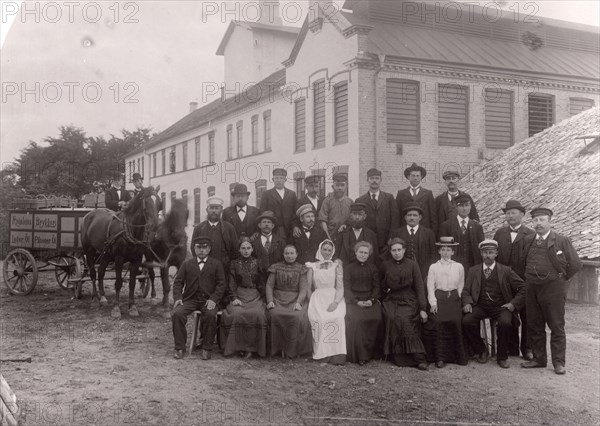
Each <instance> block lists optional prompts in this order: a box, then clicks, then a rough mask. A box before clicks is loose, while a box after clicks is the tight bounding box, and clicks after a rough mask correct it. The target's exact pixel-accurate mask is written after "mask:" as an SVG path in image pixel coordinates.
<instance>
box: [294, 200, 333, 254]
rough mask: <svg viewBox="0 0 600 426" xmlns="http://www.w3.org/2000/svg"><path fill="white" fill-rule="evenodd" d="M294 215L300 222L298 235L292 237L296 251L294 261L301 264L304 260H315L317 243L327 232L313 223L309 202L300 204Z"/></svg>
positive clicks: (323, 238) (314, 220) (322, 239)
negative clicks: (296, 256)
mask: <svg viewBox="0 0 600 426" xmlns="http://www.w3.org/2000/svg"><path fill="white" fill-rule="evenodd" d="M296 216H298V219H299V220H300V223H301V224H302V225H301V229H300V236H299V237H294V245H295V246H296V249H297V251H298V258H297V259H296V262H298V263H299V264H301V265H304V264H305V263H306V262H315V261H316V260H317V250H318V249H319V244H321V242H323V241H324V240H325V239H327V234H326V233H325V231H324V230H323V229H322V228H320V227H319V226H316V225H315V223H316V219H315V213H314V212H313V208H312V206H311V205H310V204H304V205H303V206H300V207H299V208H298V210H297V211H296Z"/></svg>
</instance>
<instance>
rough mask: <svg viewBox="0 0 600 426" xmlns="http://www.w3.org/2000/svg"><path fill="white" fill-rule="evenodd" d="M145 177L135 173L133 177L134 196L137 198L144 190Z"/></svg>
mask: <svg viewBox="0 0 600 426" xmlns="http://www.w3.org/2000/svg"><path fill="white" fill-rule="evenodd" d="M143 182H144V176H142V175H141V174H139V173H137V172H136V173H134V174H133V176H131V183H133V196H134V197H135V196H136V195H138V194H139V193H140V192H142V189H144V183H143Z"/></svg>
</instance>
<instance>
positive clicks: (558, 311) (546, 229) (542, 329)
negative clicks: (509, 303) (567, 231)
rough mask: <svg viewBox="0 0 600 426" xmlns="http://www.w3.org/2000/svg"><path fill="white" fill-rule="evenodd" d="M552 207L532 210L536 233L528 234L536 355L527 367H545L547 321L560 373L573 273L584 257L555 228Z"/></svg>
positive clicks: (529, 327)
mask: <svg viewBox="0 0 600 426" xmlns="http://www.w3.org/2000/svg"><path fill="white" fill-rule="evenodd" d="M552 215H553V213H552V210H550V209H548V208H545V207H537V208H535V209H533V210H532V211H531V217H532V219H533V228H534V229H535V232H536V233H535V235H528V236H527V237H525V242H524V246H525V250H524V252H523V259H524V262H525V281H526V282H527V335H528V339H529V344H530V345H531V349H532V350H533V359H532V360H531V361H526V362H524V363H522V364H521V367H524V368H543V367H546V364H547V362H548V359H547V354H546V324H547V325H548V328H550V332H551V334H550V349H551V352H552V364H553V365H554V372H555V373H556V374H565V373H566V372H567V371H566V370H565V352H566V350H567V336H566V334H565V300H566V299H567V292H568V290H569V284H568V283H567V281H568V280H570V279H571V278H572V277H573V275H575V274H576V273H577V272H578V271H579V270H580V269H581V261H580V260H579V256H578V255H577V252H576V251H575V249H574V248H573V245H572V244H571V240H569V238H568V237H565V236H563V235H560V234H558V233H556V232H554V231H553V230H552Z"/></svg>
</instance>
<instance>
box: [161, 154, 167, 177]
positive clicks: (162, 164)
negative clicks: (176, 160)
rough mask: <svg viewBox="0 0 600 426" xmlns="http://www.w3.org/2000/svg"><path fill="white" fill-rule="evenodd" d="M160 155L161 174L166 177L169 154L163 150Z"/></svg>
mask: <svg viewBox="0 0 600 426" xmlns="http://www.w3.org/2000/svg"><path fill="white" fill-rule="evenodd" d="M160 155H161V174H163V175H164V174H165V173H166V172H167V170H166V169H165V162H166V155H167V153H166V152H165V150H164V149H163V150H162V151H161V152H160Z"/></svg>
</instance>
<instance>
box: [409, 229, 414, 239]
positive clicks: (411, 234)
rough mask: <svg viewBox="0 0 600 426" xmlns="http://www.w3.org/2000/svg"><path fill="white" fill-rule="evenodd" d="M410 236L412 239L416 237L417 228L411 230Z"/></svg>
mask: <svg viewBox="0 0 600 426" xmlns="http://www.w3.org/2000/svg"><path fill="white" fill-rule="evenodd" d="M410 236H411V237H414V236H415V228H410Z"/></svg>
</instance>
